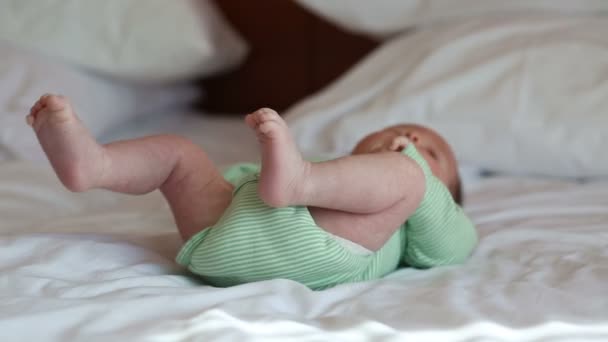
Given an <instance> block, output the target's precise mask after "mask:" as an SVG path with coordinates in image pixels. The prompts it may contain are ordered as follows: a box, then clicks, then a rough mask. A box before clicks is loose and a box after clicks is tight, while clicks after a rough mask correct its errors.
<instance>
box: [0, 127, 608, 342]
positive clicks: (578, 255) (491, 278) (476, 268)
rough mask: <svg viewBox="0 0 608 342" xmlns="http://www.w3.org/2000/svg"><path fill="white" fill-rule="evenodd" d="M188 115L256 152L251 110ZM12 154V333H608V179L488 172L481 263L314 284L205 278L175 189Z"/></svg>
mask: <svg viewBox="0 0 608 342" xmlns="http://www.w3.org/2000/svg"><path fill="white" fill-rule="evenodd" d="M179 118H180V119H179V120H178V121H173V122H174V123H173V124H167V125H165V127H170V128H175V129H176V130H178V129H184V127H188V128H187V129H185V130H184V132H185V133H184V134H185V135H187V136H190V137H191V138H193V139H194V140H195V141H197V143H200V144H202V145H205V146H206V147H207V148H208V149H209V151H210V154H211V156H212V158H215V159H216V160H217V161H218V162H219V163H220V164H226V163H230V162H234V161H236V160H239V159H241V158H244V159H247V160H254V159H255V144H254V143H253V142H254V139H255V138H254V137H253V136H252V135H251V134H249V133H248V132H247V129H246V128H245V127H244V125H242V124H241V123H239V122H237V121H235V120H236V119H209V118H206V119H200V118H194V117H191V116H179ZM195 122H199V124H198V125H195V124H194V123H195ZM172 125H173V126H172ZM144 126H145V125H139V128H140V129H142V127H144ZM144 128H145V129H143V130H142V131H141V132H140V133H141V134H143V133H147V132H152V131H155V130H157V129H158V127H157V128H154V127H151V126H150V127H144ZM220 128H222V129H224V130H223V131H222V130H220ZM226 130H227V131H226ZM220 131H221V132H223V134H222V135H223V136H224V138H223V139H222V140H217V139H219V137H218V134H219V133H218V132H220ZM126 132H127V130H126V131H125V133H120V132H117V133H116V136H126ZM209 139H210V140H214V141H215V143H212V142H211V141H210V140H209ZM218 141H221V143H218ZM252 158H253V159H252ZM0 166H1V167H0V218H1V220H0V245H1V248H0V274H1V276H0V340H2V341H14V340H23V341H34V340H38V341H68V340H83V341H96V340H103V341H107V340H111V339H114V340H117V341H140V340H151V341H183V340H205V341H209V340H226V341H234V340H238V339H241V340H247V341H249V340H264V341H273V340H276V341H285V340H290V341H292V340H293V341H296V340H307V341H308V340H345V341H346V340H348V341H363V340H387V341H402V340H404V339H405V338H412V339H415V340H416V341H438V340H443V341H446V340H455V341H471V340H497V341H532V340H560V341H569V340H597V341H599V340H606V339H608V296H606V293H607V292H608V291H607V290H608V227H607V225H608V224H607V222H608V182H600V181H596V182H592V183H588V184H578V183H573V182H565V181H558V180H538V179H537V180H534V179H524V178H506V177H495V178H489V179H481V180H479V181H477V182H475V183H472V184H469V186H468V187H467V189H468V190H467V192H468V194H467V196H466V197H467V205H466V211H467V212H469V213H470V215H471V217H472V218H473V220H474V222H475V223H476V224H477V226H478V229H479V231H480V235H481V240H480V244H479V247H478V248H477V250H476V251H475V253H474V255H473V256H472V258H471V259H470V260H469V261H468V262H467V263H466V264H464V265H461V266H455V267H445V268H436V269H432V270H426V271H420V270H413V269H403V270H400V271H398V272H396V273H395V274H392V275H391V276H389V277H387V278H385V279H382V280H380V281H373V282H367V283H361V284H351V285H343V286H338V287H336V288H333V289H330V290H326V291H322V292H312V291H310V290H308V289H307V288H305V287H303V286H301V285H299V284H296V283H294V282H291V281H286V280H274V281H267V282H261V283H253V284H247V285H243V286H238V287H233V288H228V289H217V288H211V287H208V286H204V285H203V284H201V283H199V282H198V281H197V280H196V278H194V277H191V276H189V275H188V274H186V273H185V272H184V270H183V269H181V268H180V267H178V266H177V265H176V264H175V263H174V262H173V257H174V256H175V254H176V252H177V250H178V248H179V246H180V240H179V238H178V236H177V233H176V231H175V228H174V226H173V223H172V219H171V215H170V211H169V209H168V207H167V205H166V204H165V203H164V202H163V199H162V197H161V196H160V194H158V193H152V194H149V195H146V196H140V197H133V196H125V195H117V194H111V193H108V192H104V191H93V192H90V193H86V194H71V193H69V192H67V191H65V190H63V188H62V187H61V185H60V184H59V182H58V181H57V180H56V179H55V176H54V175H53V174H52V172H51V171H50V170H49V169H44V168H40V166H38V165H35V166H34V165H32V164H28V163H24V162H9V163H4V164H0Z"/></svg>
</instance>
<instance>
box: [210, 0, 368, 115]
mask: <svg viewBox="0 0 608 342" xmlns="http://www.w3.org/2000/svg"><path fill="white" fill-rule="evenodd" d="M215 2H216V3H217V5H218V6H219V8H220V9H221V10H222V12H223V13H224V16H225V17H226V18H227V19H228V21H229V22H230V23H231V24H232V25H233V26H234V27H235V29H236V30H237V31H238V32H239V33H240V34H241V35H242V36H243V37H244V38H245V39H246V40H247V42H248V44H249V46H250V48H251V50H250V54H249V56H248V57H247V60H246V61H245V63H244V64H243V65H241V66H240V67H239V68H238V69H236V70H233V71H231V72H228V73H224V74H221V75H217V76H215V77H212V78H209V79H207V80H204V81H203V85H204V87H205V91H206V92H207V97H206V100H205V102H204V107H205V108H206V109H208V110H210V111H215V112H233V113H245V112H248V111H251V110H253V109H256V108H259V107H264V106H267V107H272V108H275V109H277V110H283V109H285V108H287V107H289V106H290V105H291V104H293V103H294V102H295V101H297V100H299V99H301V98H302V97H304V96H306V95H308V94H311V93H313V92H315V91H317V90H319V89H320V88H322V87H323V86H324V85H326V84H327V83H328V82H330V81H332V80H334V79H335V78H336V77H337V76H339V75H340V74H342V73H343V72H344V71H345V70H347V69H348V68H349V67H351V66H352V65H353V64H354V63H355V62H357V61H358V60H359V59H361V57H363V56H364V55H365V54H367V53H368V52H369V51H371V50H372V49H373V48H374V47H376V45H377V43H376V42H374V41H372V40H371V39H369V38H366V37H362V36H358V35H354V34H350V33H347V32H344V31H342V30H340V29H338V28H337V27H335V26H334V25H332V24H330V23H328V22H326V21H325V20H322V19H320V18H318V17H317V16H315V15H314V14H312V13H310V12H308V11H307V10H305V9H303V8H302V7H300V6H299V5H297V4H296V3H295V2H293V1H291V0H251V1H250V0H215Z"/></svg>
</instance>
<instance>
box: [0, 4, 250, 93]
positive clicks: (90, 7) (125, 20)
mask: <svg viewBox="0 0 608 342" xmlns="http://www.w3.org/2000/svg"><path fill="white" fill-rule="evenodd" d="M0 8H1V9H2V10H1V11H0V39H4V40H7V41H11V42H13V43H15V44H19V45H20V46H23V47H27V48H29V49H33V50H35V51H37V52H42V53H45V54H47V55H49V56H55V57H61V58H64V59H65V60H67V61H70V62H74V63H77V64H79V65H82V66H86V67H89V68H92V69H93V70H97V71H100V72H105V73H107V74H110V75H113V76H118V77H122V78H125V79H129V80H136V81H140V82H168V81H176V80H182V79H190V78H194V77H197V76H205V75H209V74H212V73H214V72H217V71H221V70H225V69H227V68H229V67H231V66H233V65H235V64H237V63H238V62H240V61H241V60H242V59H243V57H244V56H245V54H246V50H247V48H246V45H245V43H244V42H243V40H242V39H241V38H240V37H239V36H238V35H237V34H236V33H235V32H234V31H233V29H232V28H231V27H230V26H229V25H228V23H227V22H226V21H225V20H224V19H223V18H222V17H221V15H220V14H219V12H218V11H217V9H216V8H215V7H214V5H213V3H211V2H209V1H208V0H181V1H167V0H103V1H98V0H79V1H65V0H0Z"/></svg>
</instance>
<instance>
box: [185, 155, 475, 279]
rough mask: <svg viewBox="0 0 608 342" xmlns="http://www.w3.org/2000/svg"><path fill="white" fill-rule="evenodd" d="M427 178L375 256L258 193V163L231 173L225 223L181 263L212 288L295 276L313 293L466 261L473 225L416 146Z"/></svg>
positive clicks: (189, 246) (299, 210)
mask: <svg viewBox="0 0 608 342" xmlns="http://www.w3.org/2000/svg"><path fill="white" fill-rule="evenodd" d="M403 153H404V154H406V155H407V156H409V157H410V158H412V159H413V160H414V161H416V163H418V164H419V165H420V166H421V168H422V169H423V171H424V173H425V178H426V191H425V195H424V198H423V200H422V202H421V204H420V206H419V208H418V209H417V210H416V212H415V213H414V214H413V215H411V216H410V218H409V219H408V221H407V222H405V223H404V224H403V225H402V227H401V228H400V229H398V230H397V231H396V232H395V234H393V236H392V237H391V238H390V239H389V241H388V242H387V243H386V244H385V245H384V246H383V247H382V248H380V249H379V250H378V251H375V252H372V253H356V252H353V250H352V249H351V248H348V246H346V245H345V244H343V243H341V242H340V241H339V239H336V237H335V236H333V235H332V234H329V233H328V232H326V231H325V230H323V229H322V228H320V227H318V226H317V225H316V224H315V222H314V220H313V218H312V216H311V215H310V212H309V211H308V208H307V207H304V206H293V207H285V208H272V207H269V206H267V205H266V204H265V203H264V202H263V201H262V200H261V199H260V198H259V195H258V191H257V188H258V177H259V166H258V165H255V164H240V165H237V166H235V167H233V168H230V169H229V170H227V171H226V172H225V174H224V176H225V177H226V179H227V180H228V181H230V182H232V183H233V184H235V189H234V191H233V199H232V202H231V204H230V205H229V206H228V208H227V209H226V211H225V212H224V214H223V216H222V217H221V218H220V220H219V221H218V222H217V223H216V224H215V225H214V226H212V227H208V228H206V229H204V230H202V231H201V232H199V233H198V234H196V235H195V236H193V237H192V238H191V239H190V240H189V241H187V242H186V244H185V245H184V247H183V248H182V250H181V251H180V253H179V255H178V256H177V261H178V262H179V263H180V264H182V265H184V266H187V267H188V269H189V270H190V271H191V272H193V273H195V274H197V275H199V276H200V277H201V278H202V279H203V281H205V282H206V283H208V284H210V285H214V286H220V287H225V286H232V285H238V284H243V283H249V282H254V281H261V280H269V279H277V278H283V279H291V280H294V281H297V282H300V283H302V284H304V285H306V286H308V287H310V288H311V289H324V288H328V287H332V286H335V285H338V284H343V283H349V282H357V281H365V280H371V279H378V278H381V277H383V276H385V275H386V274H388V273H391V272H393V271H394V270H396V269H397V268H398V267H400V266H413V267H433V266H437V265H445V264H451V263H457V262H462V261H463V260H465V259H466V257H467V256H468V255H469V254H470V252H471V251H472V249H473V248H474V246H475V244H476V240H477V236H476V232H475V228H474V227H473V224H472V223H471V222H470V221H469V219H468V218H467V217H466V215H465V214H464V213H463V212H462V210H461V209H460V207H459V206H458V205H457V204H456V203H454V201H453V200H452V197H451V195H450V193H449V191H448V190H447V188H446V187H445V186H444V185H443V183H441V181H439V180H438V179H437V178H435V176H433V175H432V173H431V171H430V168H429V167H428V165H427V164H426V161H425V160H424V158H422V156H420V155H419V154H418V152H417V151H416V149H415V147H414V146H413V144H410V145H409V146H408V147H407V148H406V149H405V150H404V152H403Z"/></svg>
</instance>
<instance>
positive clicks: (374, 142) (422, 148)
mask: <svg viewBox="0 0 608 342" xmlns="http://www.w3.org/2000/svg"><path fill="white" fill-rule="evenodd" d="M400 136H401V137H406V138H408V139H409V141H411V142H412V143H414V146H416V149H417V150H418V152H419V153H420V155H422V157H424V159H425V160H426V162H427V163H428V164H429V167H430V168H431V171H432V172H433V174H434V175H435V177H437V178H438V179H439V180H441V181H442V182H443V183H444V184H445V185H446V186H447V187H448V189H449V190H450V192H451V193H452V197H454V201H456V203H458V204H461V203H462V192H461V186H460V176H459V175H458V164H457V162H456V158H455V157H454V152H452V149H451V148H450V145H448V143H447V142H446V141H445V139H443V138H442V137H441V136H440V135H439V134H438V133H437V132H435V131H433V130H432V129H430V128H427V127H424V126H420V125H413V124H405V125H396V126H391V127H387V128H385V129H383V130H381V131H378V132H374V133H372V134H370V135H368V136H366V137H365V138H363V140H361V141H360V142H359V143H358V144H357V146H355V149H354V150H353V154H363V153H376V152H386V151H394V150H395V146H394V141H395V138H397V137H400Z"/></svg>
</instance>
